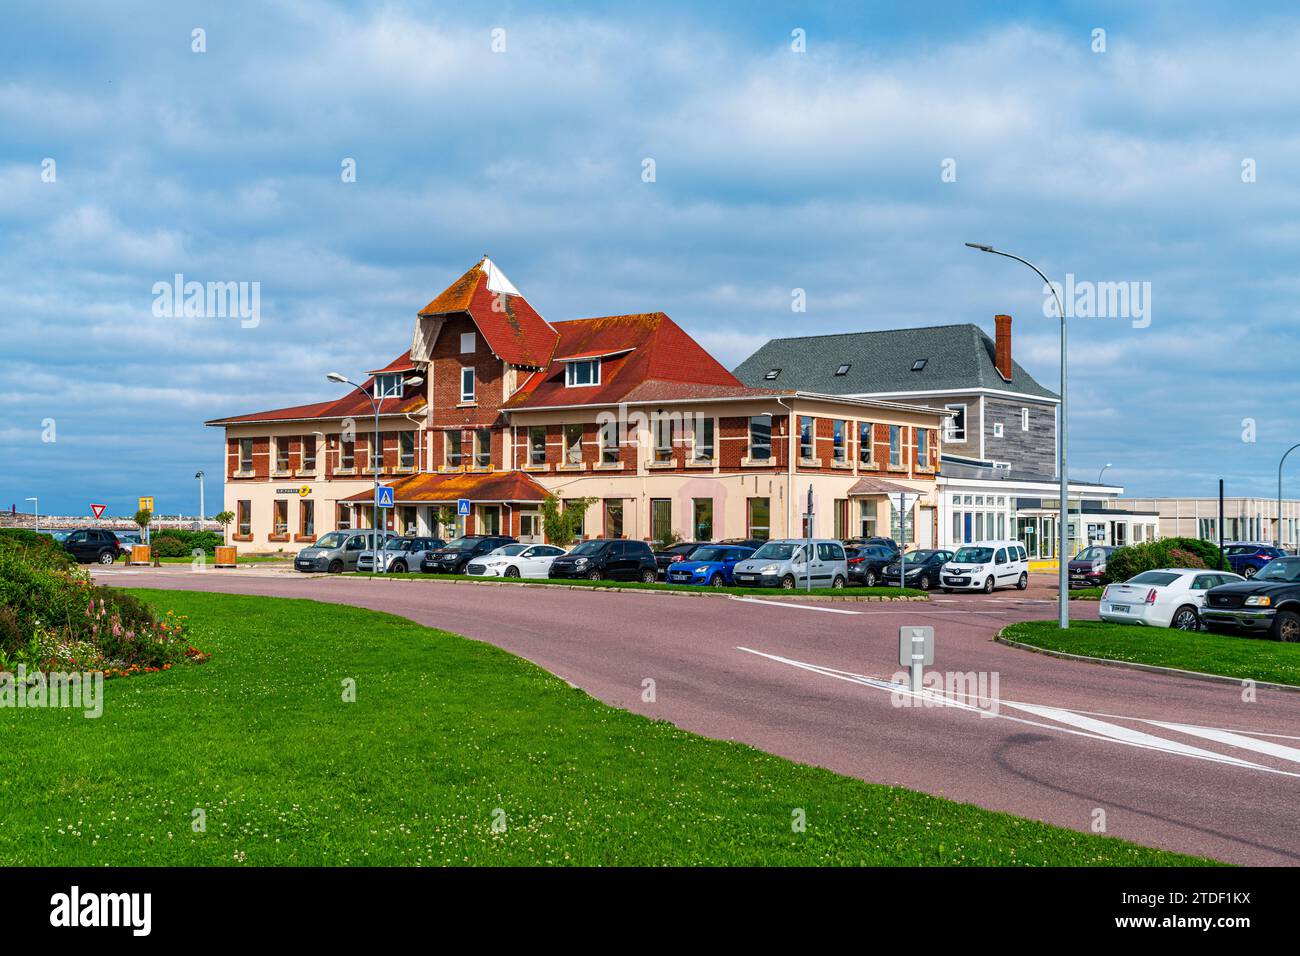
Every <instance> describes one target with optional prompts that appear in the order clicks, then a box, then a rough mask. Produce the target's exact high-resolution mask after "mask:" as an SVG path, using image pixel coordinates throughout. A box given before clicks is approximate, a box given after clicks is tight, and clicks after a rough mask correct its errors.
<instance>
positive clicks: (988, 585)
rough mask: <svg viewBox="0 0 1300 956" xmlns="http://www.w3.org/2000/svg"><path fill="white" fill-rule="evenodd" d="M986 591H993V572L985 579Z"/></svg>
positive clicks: (989, 592) (986, 592) (988, 592)
mask: <svg viewBox="0 0 1300 956" xmlns="http://www.w3.org/2000/svg"><path fill="white" fill-rule="evenodd" d="M984 593H985V594H992V593H993V575H991V574H990V575H989V576H988V577H987V578H985V579H984Z"/></svg>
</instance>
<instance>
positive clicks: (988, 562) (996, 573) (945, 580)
mask: <svg viewBox="0 0 1300 956" xmlns="http://www.w3.org/2000/svg"><path fill="white" fill-rule="evenodd" d="M939 582H940V584H942V585H943V589H944V591H946V592H947V593H949V594H951V593H952V592H953V591H983V592H984V593H985V594H990V593H992V592H993V590H994V589H995V588H1019V589H1020V590H1022V591H1023V590H1024V589H1025V588H1027V587H1029V555H1028V554H1026V553H1025V546H1024V545H1023V544H1021V543H1020V542H1019V541H977V542H975V543H974V544H968V545H965V546H963V547H960V548H958V549H957V553H956V554H955V555H953V559H952V560H951V561H949V562H948V563H947V564H945V565H944V566H943V569H942V570H941V571H940V572H939Z"/></svg>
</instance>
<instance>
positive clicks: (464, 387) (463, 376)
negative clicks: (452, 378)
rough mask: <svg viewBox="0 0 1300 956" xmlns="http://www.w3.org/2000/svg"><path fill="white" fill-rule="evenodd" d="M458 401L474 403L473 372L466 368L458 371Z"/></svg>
mask: <svg viewBox="0 0 1300 956" xmlns="http://www.w3.org/2000/svg"><path fill="white" fill-rule="evenodd" d="M460 400H461V401H462V402H472V401H474V370H473V369H472V368H469V367H468V366H466V367H465V368H462V369H461V370H460Z"/></svg>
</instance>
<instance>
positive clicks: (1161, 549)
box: [1103, 538, 1227, 584]
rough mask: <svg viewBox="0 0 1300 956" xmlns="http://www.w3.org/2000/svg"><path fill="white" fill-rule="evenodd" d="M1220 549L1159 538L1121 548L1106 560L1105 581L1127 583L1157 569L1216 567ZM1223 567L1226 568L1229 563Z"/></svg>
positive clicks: (1204, 543) (1206, 543)
mask: <svg viewBox="0 0 1300 956" xmlns="http://www.w3.org/2000/svg"><path fill="white" fill-rule="evenodd" d="M1218 566H1219V548H1218V546H1217V545H1214V544H1211V543H1210V542H1209V541H1202V540H1201V539H1200V538H1160V539H1159V540H1157V541H1144V542H1142V543H1141V544H1131V545H1127V546H1125V547H1123V548H1120V549H1118V550H1117V551H1115V552H1114V553H1112V554H1111V556H1110V557H1109V558H1107V559H1106V572H1105V574H1104V575H1103V580H1104V581H1105V582H1106V583H1107V584H1113V583H1115V582H1116V581H1127V580H1128V579H1129V578H1131V577H1133V575H1135V574H1141V573H1142V572H1143V571H1151V570H1154V569H1155V568H1202V567H1203V568H1217V567H1218ZM1224 567H1227V565H1226V563H1225V565H1224Z"/></svg>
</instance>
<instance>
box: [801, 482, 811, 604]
mask: <svg viewBox="0 0 1300 956" xmlns="http://www.w3.org/2000/svg"><path fill="white" fill-rule="evenodd" d="M803 517H804V529H805V530H806V531H807V532H808V533H807V535H806V537H807V539H808V545H807V547H806V548H805V549H804V553H803V561H804V564H803V567H804V575H805V576H806V577H807V579H808V586H807V590H808V592H809V593H811V592H812V562H813V540H812V539H813V495H812V485H809V486H808V510H807V511H806V512H805V513H804V516H803Z"/></svg>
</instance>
